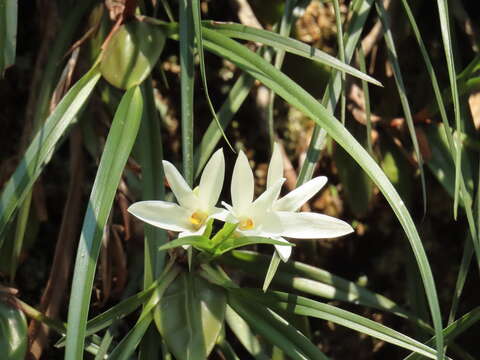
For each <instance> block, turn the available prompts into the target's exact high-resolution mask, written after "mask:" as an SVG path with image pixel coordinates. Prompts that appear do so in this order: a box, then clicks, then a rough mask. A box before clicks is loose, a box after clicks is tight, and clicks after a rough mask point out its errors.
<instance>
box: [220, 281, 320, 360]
mask: <svg viewBox="0 0 480 360" xmlns="http://www.w3.org/2000/svg"><path fill="white" fill-rule="evenodd" d="M229 290H232V289H229ZM228 303H229V305H230V306H231V307H232V309H233V310H235V312H236V313H238V314H239V315H240V316H241V317H242V318H243V319H244V320H246V322H247V323H248V324H249V325H250V326H251V327H252V328H254V329H255V330H256V331H257V332H258V333H259V334H260V335H263V337H265V338H266V339H268V341H269V342H271V343H272V344H274V345H276V346H278V347H279V348H280V349H282V350H283V351H284V352H285V354H287V355H288V356H289V357H290V358H292V359H295V360H307V359H308V360H314V359H319V360H328V357H327V356H325V355H324V354H323V353H322V352H321V351H320V350H319V349H318V348H317V347H316V346H315V345H314V344H312V343H311V342H310V341H309V339H308V338H306V337H305V336H304V335H303V334H302V333H301V332H299V331H298V330H297V329H296V328H295V327H293V326H292V325H290V324H289V323H288V322H287V321H286V320H285V319H283V318H282V317H280V316H279V315H278V314H276V313H275V312H273V311H271V310H270V309H268V308H266V307H264V306H258V303H252V302H250V301H247V299H246V298H245V297H243V296H239V294H238V293H237V292H235V291H233V290H232V291H229V293H228Z"/></svg>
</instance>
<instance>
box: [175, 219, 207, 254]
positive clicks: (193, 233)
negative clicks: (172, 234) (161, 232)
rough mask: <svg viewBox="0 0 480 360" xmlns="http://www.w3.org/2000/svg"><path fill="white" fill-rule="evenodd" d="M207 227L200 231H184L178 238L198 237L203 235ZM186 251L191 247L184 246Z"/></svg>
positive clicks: (204, 226)
mask: <svg viewBox="0 0 480 360" xmlns="http://www.w3.org/2000/svg"><path fill="white" fill-rule="evenodd" d="M206 227H207V226H206V225H202V226H201V227H200V228H199V229H198V230H194V229H192V230H189V231H183V232H181V233H180V234H178V238H182V237H187V236H197V235H202V234H203V233H204V231H205V228H206ZM182 246H183V248H184V249H187V248H188V247H190V245H182Z"/></svg>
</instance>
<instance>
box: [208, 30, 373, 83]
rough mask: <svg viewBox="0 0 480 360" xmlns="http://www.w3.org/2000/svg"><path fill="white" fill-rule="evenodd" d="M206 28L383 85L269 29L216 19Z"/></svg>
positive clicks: (342, 63)
mask: <svg viewBox="0 0 480 360" xmlns="http://www.w3.org/2000/svg"><path fill="white" fill-rule="evenodd" d="M204 28H205V29H210V30H215V31H216V32H217V33H219V34H222V35H225V36H228V37H232V38H237V39H243V40H249V41H255V42H260V43H263V44H265V45H269V46H272V47H274V48H275V49H280V50H283V51H287V52H289V53H292V54H295V55H299V56H302V57H305V58H307V59H310V60H313V61H316V62H319V63H321V64H324V65H328V66H331V67H333V68H334V69H337V70H341V71H344V72H346V73H347V74H350V75H352V76H355V77H358V78H359V79H363V80H366V81H368V82H370V83H372V84H375V85H381V83H380V82H379V81H378V80H376V79H374V78H372V77H371V76H369V75H367V74H364V73H362V72H361V71H360V70H357V69H355V68H354V67H352V66H350V65H348V64H346V63H344V62H342V61H340V60H338V59H337V58H336V57H334V56H332V55H329V54H327V53H325V52H323V51H321V50H319V49H316V48H314V47H312V46H310V45H307V44H305V43H303V42H301V41H298V40H295V39H292V38H290V37H287V36H282V35H279V34H277V33H274V32H271V31H267V30H261V29H255V28H252V27H248V26H245V25H241V24H231V23H220V22H215V21H211V22H204Z"/></svg>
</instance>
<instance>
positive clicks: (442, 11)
mask: <svg viewBox="0 0 480 360" xmlns="http://www.w3.org/2000/svg"><path fill="white" fill-rule="evenodd" d="M437 5H438V18H439V20H440V29H441V33H442V40H443V47H444V49H445V58H446V60H447V69H448V78H449V80H450V87H451V89H452V98H453V109H454V112H455V127H456V129H457V131H460V130H462V125H461V113H460V101H459V97H458V89H457V78H456V77H457V74H456V72H455V62H454V59H453V50H452V39H451V34H450V19H449V15H448V1H446V0H437ZM454 140H455V147H456V153H455V155H456V156H455V194H454V205H453V214H454V218H455V219H456V218H457V209H458V194H459V189H460V177H461V176H462V174H461V154H462V152H461V148H462V145H461V143H460V140H459V139H458V137H455V138H454Z"/></svg>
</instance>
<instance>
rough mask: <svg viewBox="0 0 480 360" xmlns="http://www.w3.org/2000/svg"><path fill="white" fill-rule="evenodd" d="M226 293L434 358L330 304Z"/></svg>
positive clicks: (273, 295) (426, 349)
mask: <svg viewBox="0 0 480 360" xmlns="http://www.w3.org/2000/svg"><path fill="white" fill-rule="evenodd" d="M230 291H231V292H234V293H238V294H240V295H241V296H242V297H244V298H245V299H249V301H251V302H254V303H262V304H264V305H266V306H268V307H270V308H271V309H273V310H276V311H286V312H287V313H292V314H296V315H303V316H311V317H316V318H319V319H323V320H327V321H331V322H333V323H336V324H338V325H341V326H345V327H348V328H350V329H352V330H355V331H359V332H362V333H364V334H367V335H370V336H373V337H376V338H378V339H380V340H383V341H386V342H389V343H391V344H394V345H397V346H400V347H403V348H405V349H409V350H412V351H415V352H417V353H419V354H421V355H424V356H427V357H429V358H431V359H435V350H433V349H431V348H430V347H428V346H427V345H424V344H422V343H421V342H419V341H417V340H414V339H412V338H410V337H408V336H406V335H404V334H402V333H400V332H398V331H396V330H393V329H391V328H389V327H387V326H385V325H382V324H379V323H377V322H375V321H373V320H370V319H367V318H365V317H363V316H360V315H357V314H354V313H352V312H350V311H346V310H343V309H339V308H337V307H335V306H332V305H328V304H324V303H321V302H318V301H314V300H311V299H308V298H305V297H303V296H298V295H294V294H288V293H282V292H268V293H266V294H265V293H263V292H261V291H260V290H257V289H230Z"/></svg>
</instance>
